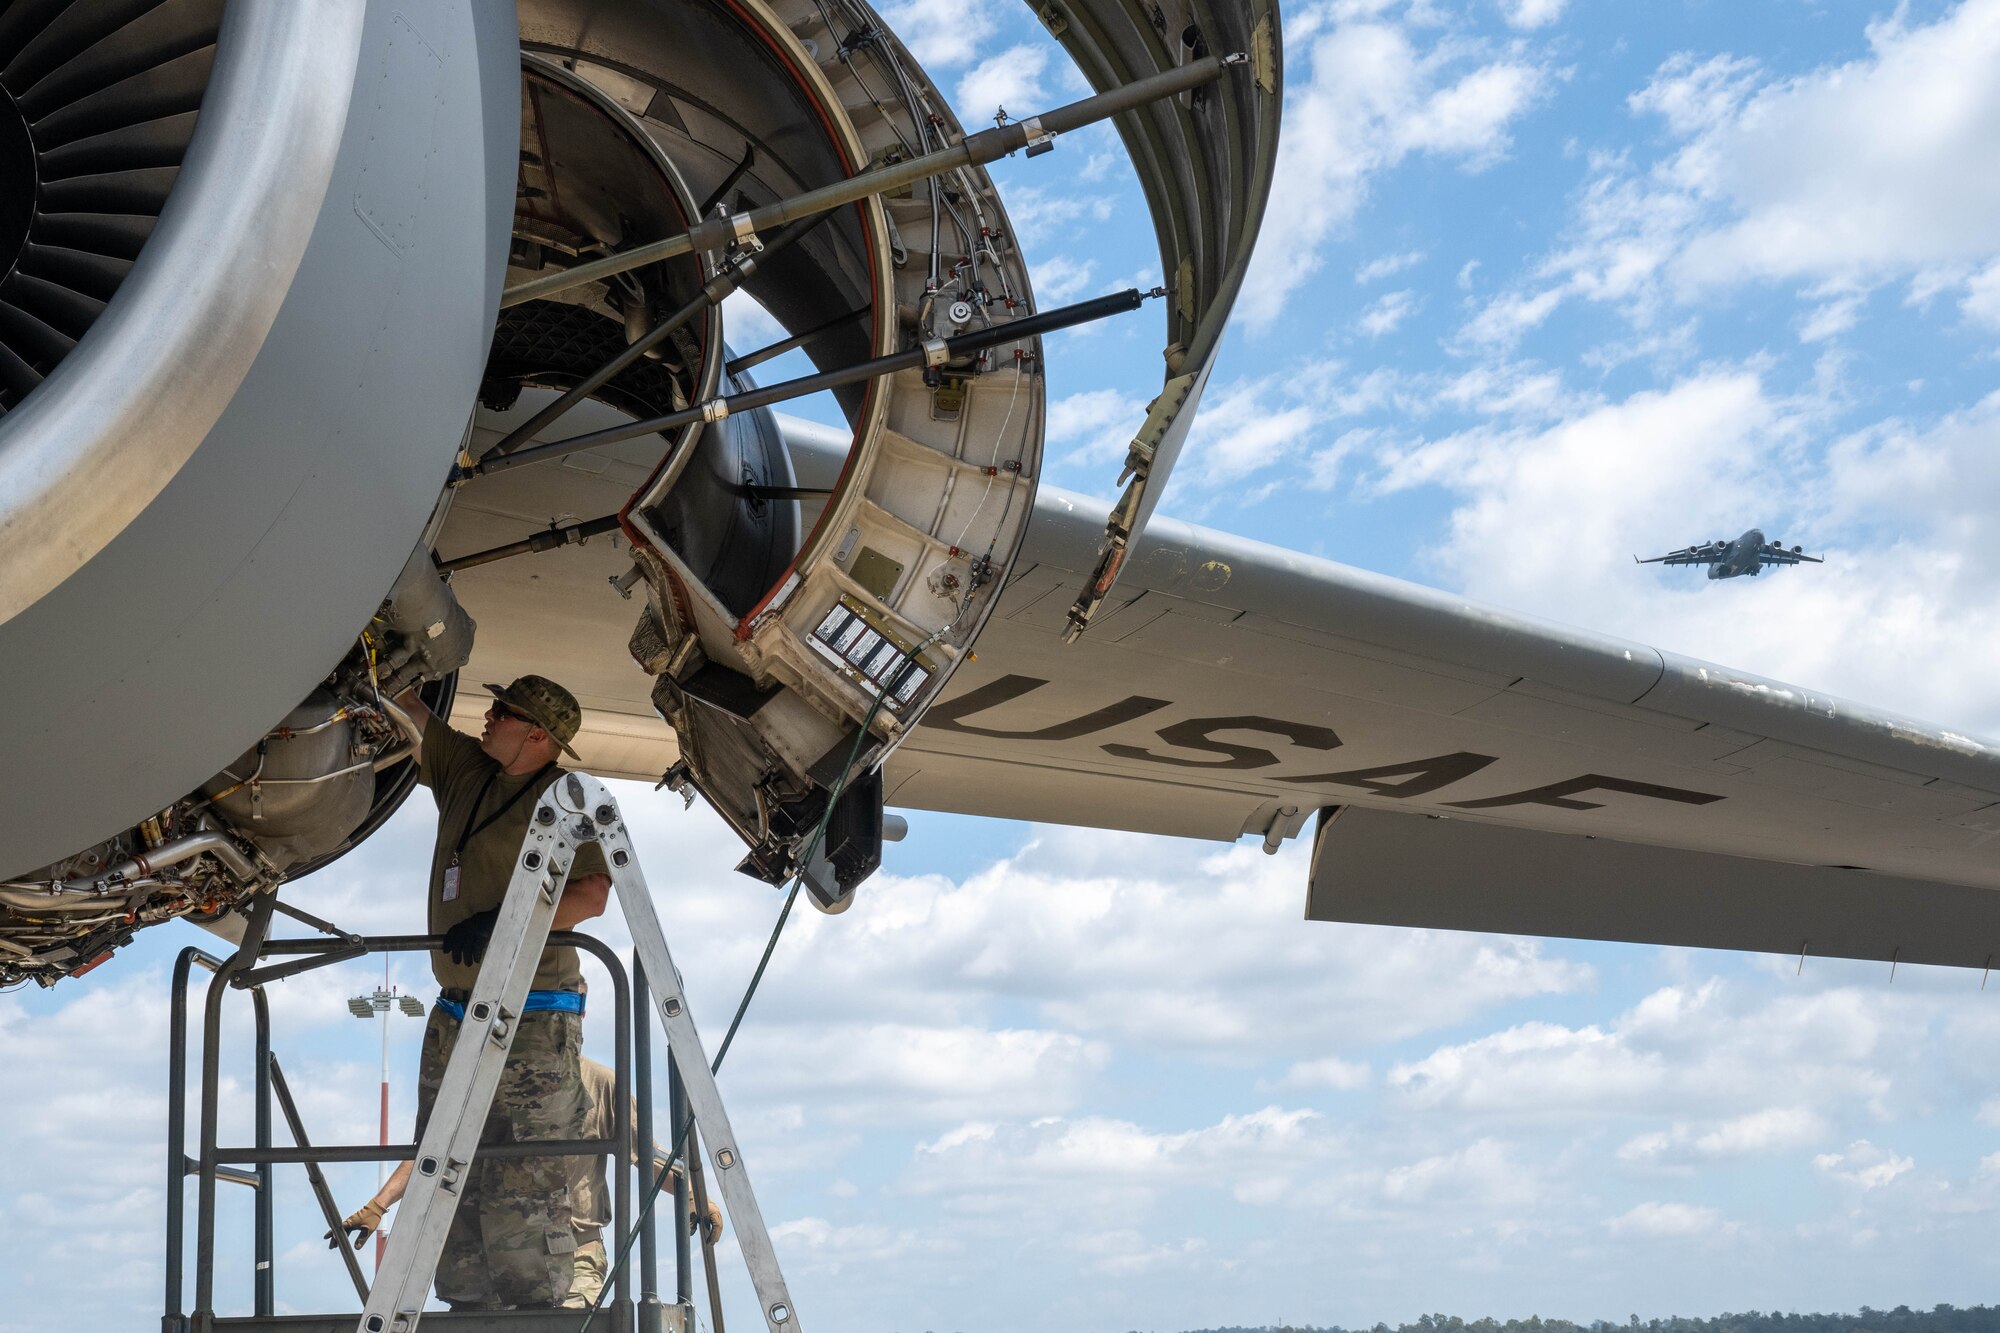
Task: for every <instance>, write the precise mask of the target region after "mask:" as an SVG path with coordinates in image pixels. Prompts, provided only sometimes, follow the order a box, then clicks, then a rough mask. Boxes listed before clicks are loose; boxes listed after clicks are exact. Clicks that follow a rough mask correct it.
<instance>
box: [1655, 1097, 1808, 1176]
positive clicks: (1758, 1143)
mask: <svg viewBox="0 0 2000 1333" xmlns="http://www.w3.org/2000/svg"><path fill="white" fill-rule="evenodd" d="M1827 1132H1828V1125H1827V1123H1826V1120H1825V1118H1824V1117H1822V1116H1821V1115H1819V1114H1818V1113H1817V1112H1815V1111H1812V1110H1810V1109H1807V1108H1804V1107H1795V1106H1774V1107H1769V1108H1767V1109H1765V1110H1762V1111H1753V1112H1751V1113H1749V1114H1748V1115H1742V1116H1736V1117H1734V1118H1732V1119H1727V1120H1721V1121H1715V1122H1711V1123H1709V1124H1708V1125H1707V1126H1706V1127H1704V1126H1701V1125H1698V1124H1689V1123H1688V1122H1686V1121H1682V1122H1679V1123H1677V1124H1675V1125H1674V1126H1673V1127H1672V1128H1671V1129H1669V1130H1656V1131H1653V1132H1650V1133H1646V1134H1640V1135H1636V1136H1634V1137H1633V1138H1631V1139H1629V1140H1627V1141H1626V1142H1625V1143H1624V1145H1623V1146H1621V1147H1620V1148H1619V1149H1618V1157H1619V1160H1620V1161H1626V1162H1635V1163H1642V1164H1647V1165H1671V1164H1674V1163H1679V1162H1693V1161H1712V1160H1715V1159H1718V1158H1728V1157H1747V1156H1754V1155H1756V1154H1759V1153H1772V1152H1783V1151H1786V1150H1790V1149H1795V1148H1802V1147H1805V1146H1806V1145H1808V1144H1811V1143H1813V1142H1814V1141H1816V1140H1818V1139H1820V1138H1823V1137H1824V1136H1825V1135H1826V1134H1827Z"/></svg>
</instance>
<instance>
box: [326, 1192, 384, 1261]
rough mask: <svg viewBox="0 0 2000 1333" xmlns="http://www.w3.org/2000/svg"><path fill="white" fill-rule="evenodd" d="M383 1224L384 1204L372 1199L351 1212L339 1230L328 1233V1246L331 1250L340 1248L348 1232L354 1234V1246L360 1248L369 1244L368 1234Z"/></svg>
mask: <svg viewBox="0 0 2000 1333" xmlns="http://www.w3.org/2000/svg"><path fill="white" fill-rule="evenodd" d="M381 1225H382V1205H381V1204H379V1203H376V1202H374V1201H373V1200H372V1199H371V1200H370V1201H369V1202H367V1203H364V1204H362V1205H361V1206H360V1207H359V1208H356V1209H355V1210H354V1211H353V1212H351V1213H349V1214H348V1215H347V1220H346V1221H345V1222H342V1223H341V1224H340V1226H339V1228H338V1229H337V1230H333V1231H329V1232H327V1233H326V1248H328V1249H329V1250H337V1249H339V1248H340V1242H341V1241H343V1240H345V1239H347V1236H348V1234H352V1236H353V1237H354V1248H355V1249H357V1250H358V1249H360V1248H361V1247H362V1246H363V1245H365V1244H367V1242H368V1234H369V1233H370V1232H371V1231H373V1230H375V1228H376V1227H379V1226H381Z"/></svg>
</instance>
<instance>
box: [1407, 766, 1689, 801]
mask: <svg viewBox="0 0 2000 1333" xmlns="http://www.w3.org/2000/svg"><path fill="white" fill-rule="evenodd" d="M1587 791H1616V792H1624V793H1625V794H1626V795H1628V796H1644V797H1648V798H1649V799H1651V800H1655V801H1680V802H1682V803H1683V804H1686V805H1707V804H1709V803H1710V802H1711V801H1719V800H1721V799H1722V798H1721V797H1720V796H1717V795H1715V794H1714V793H1712V792H1705V791H1688V790H1687V789H1685V788H1683V787H1662V786H1660V785H1659V784H1658V783H1654V782H1634V781H1632V780H1631V779H1629V778H1610V777H1606V776H1605V775H1604V774H1602V773H1585V774H1584V775H1583V776H1582V777H1580V778H1571V779H1570V780H1569V781H1567V782H1557V783H1552V784H1550V785H1549V786H1546V787H1531V788H1530V789H1528V790H1527V791H1517V792H1509V793H1508V794H1507V795H1505V796H1488V797H1486V798H1485V799H1483V800H1478V801H1446V802H1445V804H1446V805H1450V806H1455V807H1457V808H1458V809H1460V810H1493V809H1497V808H1499V807H1500V806H1503V805H1552V806H1554V807H1555V808H1556V809H1558V810H1597V809H1600V808H1602V806H1603V805H1604V802H1602V801H1573V800H1571V799H1569V798H1570V797H1572V796H1580V795H1582V794H1583V793H1584V792H1587Z"/></svg>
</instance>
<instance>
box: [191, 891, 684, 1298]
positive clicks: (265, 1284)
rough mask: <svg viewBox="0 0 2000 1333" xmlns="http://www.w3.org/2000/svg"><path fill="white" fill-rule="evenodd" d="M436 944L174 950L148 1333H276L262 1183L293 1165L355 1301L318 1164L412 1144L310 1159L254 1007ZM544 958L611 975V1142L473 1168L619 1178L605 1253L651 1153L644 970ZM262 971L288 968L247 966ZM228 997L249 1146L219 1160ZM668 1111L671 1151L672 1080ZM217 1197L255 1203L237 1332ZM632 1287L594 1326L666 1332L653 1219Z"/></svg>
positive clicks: (385, 1153) (677, 1230)
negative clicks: (573, 1163) (197, 1017)
mask: <svg viewBox="0 0 2000 1333" xmlns="http://www.w3.org/2000/svg"><path fill="white" fill-rule="evenodd" d="M268 913H269V909H268V908H267V909H265V915H266V917H267V919H268ZM288 914H289V915H294V916H298V917H300V918H301V919H305V920H308V921H311V922H312V923H313V924H315V925H321V926H324V923H321V922H318V921H316V920H314V919H313V918H309V917H305V916H304V914H302V913H297V912H289V913H288ZM263 925H264V923H263V922H258V923H254V924H253V925H252V928H251V929H252V936H253V938H254V936H255V935H256V934H260V933H261V931H262V928H263ZM328 929H331V928H328ZM440 943H441V939H440V937H438V936H434V935H384V936H354V935H346V934H330V935H328V936H326V937H323V938H300V939H281V940H266V941H265V942H264V943H263V944H262V945H261V947H256V948H254V949H253V948H245V949H239V950H238V951H237V952H236V954H234V955H233V956H231V957H230V958H228V959H226V960H225V959H222V958H217V957H215V956H214V955H212V954H209V953H206V952H204V951H203V950H201V949H199V948H194V947H189V948H186V949H183V950H181V952H180V956H179V957H178V958H177V959H176V960H175V963H174V971H173V995H172V1003H171V1008H170V1018H169V1033H168V1045H167V1066H168V1068H167V1082H168V1095H167V1218H166V1284H165V1285H166V1292H165V1312H164V1313H163V1314H162V1316H161V1319H160V1328H161V1333H213V1330H216V1329H220V1328H231V1329H239V1328H241V1329H248V1328H257V1327H259V1326H260V1325H261V1326H265V1327H269V1328H273V1329H275V1328H277V1327H279V1326H280V1325H279V1323H278V1322H277V1321H278V1320H279V1318H280V1317H279V1316H278V1315H277V1270H276V1260H275V1242H274V1236H273V1222H274V1217H275V1212H276V1209H275V1200H274V1193H273V1186H274V1183H275V1182H274V1175H273V1170H272V1168H273V1167H274V1166H276V1165H278V1164H280V1163H297V1164H299V1165H301V1166H303V1167H304V1168H305V1172H306V1178H307V1183H308V1185H309V1187H310V1189H311V1190H312V1193H313V1196H314V1198H315V1200H316V1201H317V1203H318V1205H319V1209H320V1213H321V1215H322V1217H323V1218H324V1219H325V1221H326V1225H327V1226H328V1228H329V1229H332V1230H334V1231H335V1233H336V1234H338V1235H340V1236H341V1237H342V1243H341V1244H339V1245H336V1246H335V1247H334V1248H335V1250H336V1251H337V1252H338V1253H339V1254H340V1255H341V1256H342V1258H343V1260H344V1262H345V1266H346V1269H347V1274H348V1278H349V1280H350V1281H351V1282H352V1283H353V1285H354V1290H355V1294H356V1296H357V1298H358V1299H360V1300H365V1299H366V1298H367V1294H368V1280H367V1278H366V1277H365V1276H364V1275H363V1273H362V1271H361V1265H360V1262H359V1260H358V1259H357V1258H356V1256H355V1253H354V1251H353V1249H352V1248H351V1247H349V1246H348V1245H347V1244H346V1243H345V1233H342V1232H340V1230H339V1228H340V1224H341V1219H342V1213H341V1210H340V1208H339V1206H338V1204H336V1203H335V1201H334V1198H333V1193H332V1191H331V1190H330V1189H329V1188H328V1186H327V1183H326V1178H325V1176H324V1174H323V1173H322V1171H321V1169H320V1168H321V1165H322V1164H323V1163H326V1162H383V1161H390V1162H395V1161H409V1160H411V1159H412V1158H414V1157H415V1156H416V1154H417V1145H416V1144H414V1143H397V1144H389V1145H387V1146H383V1145H381V1144H377V1143H368V1144H329V1145H314V1144H313V1143H312V1142H310V1140H309V1138H308V1136H307V1133H306V1127H305V1123H304V1120H303V1118H302V1117H301V1116H300V1114H299V1109H298V1104H297V1102H296V1101H295V1100H294V1099H293V1097H292V1094H291V1088H290V1086H289V1084H287V1083H286V1081H285V1077H284V1071H283V1069H282V1068H281V1067H280V1065H279V1063H278V1060H277V1057H276V1056H275V1055H274V1054H273V1053H272V1051H271V1011H270V1003H269V1001H268V999H267V998H266V996H265V993H264V992H265V987H266V986H269V985H271V984H274V983H276V982H279V981H282V980H284V979H285V978H287V977H292V976H297V975H299V974H301V973H304V972H308V971H312V970H314V969H316V968H320V967H326V966H329V965H331V964H333V963H338V962H345V961H347V960H350V959H354V958H360V957H363V956H365V955H368V954H375V953H419V952H429V951H430V950H433V949H435V948H437V947H438V946H439V944H440ZM549 944H550V945H551V946H554V945H568V946H572V947H575V948H578V949H582V950H583V951H585V952H586V953H589V954H590V955H591V956H593V957H594V958H596V959H597V960H598V961H599V962H601V963H603V964H604V967H605V970H606V971H607V972H609V973H610V975H611V990H612V993H611V997H610V998H611V1007H612V1010H613V1016H614V1023H615V1029H616V1030H615V1033H614V1036H613V1041H614V1045H615V1054H614V1058H613V1065H612V1068H613V1074H614V1080H615V1081H614V1089H615V1091H614V1097H615V1099H616V1105H615V1109H614V1111H613V1117H612V1119H613V1125H612V1133H611V1136H610V1137H608V1138H586V1139H543V1140H535V1141H531V1142H523V1143H505V1144H494V1145H492V1146H490V1147H487V1146H482V1147H481V1148H480V1149H479V1155H480V1156H481V1157H483V1158H509V1157H572V1156H597V1155H601V1154H605V1153H610V1154H611V1155H612V1156H613V1158H614V1159H615V1160H616V1161H617V1163H618V1169H617V1170H616V1172H615V1173H614V1180H615V1184H614V1187H613V1209H612V1222H613V1225H612V1229H611V1230H610V1232H609V1234H608V1235H607V1237H606V1239H607V1246H608V1245H609V1243H610V1242H611V1241H612V1240H613V1239H614V1238H622V1237H624V1236H626V1235H628V1234H629V1233H630V1230H631V1227H632V1210H633V1203H634V1195H633V1189H634V1175H635V1168H634V1167H633V1164H632V1162H631V1160H630V1157H629V1156H628V1153H627V1151H626V1150H625V1149H626V1148H627V1147H629V1145H632V1144H634V1143H640V1144H651V1143H653V1141H654V1139H653V1134H652V1131H653V1096H652V1076H651V1071H652V1033H651V1025H650V1024H649V1023H644V1022H639V1023H635V1022H634V1021H633V1020H634V1014H635V1009H634V1003H635V1001H636V1003H637V1004H638V1005H640V1006H644V1005H646V1004H647V1003H648V997H647V987H646V978H645V973H644V971H643V969H639V968H635V970H634V973H633V975H632V977H631V978H630V980H629V981H628V979H627V976H626V971H625V967H624V964H623V962H622V961H621V960H620V959H619V957H618V955H617V954H616V953H614V952H613V951H612V950H611V949H610V948H609V947H607V946H606V945H605V944H603V943H602V942H600V941H598V940H596V939H594V938H592V937H591V936H588V935H583V934H579V933H577V932H575V931H557V932H555V933H552V934H551V935H550V936H549ZM273 958H282V959H288V960H289V961H285V962H281V963H276V964H272V965H270V966H263V967H260V966H258V964H260V963H264V962H265V961H266V960H269V959H273ZM197 966H199V967H201V968H203V969H204V970H206V971H208V972H211V973H213V976H211V978H210V979H209V983H208V990H207V994H206V996H205V1003H204V1006H203V1012H202V1042H201V1101H200V1120H199V1126H198V1137H199V1143H198V1147H197V1152H196V1154H195V1155H194V1156H189V1155H188V1152H187V1133H188V1124H187V1121H188V1115H187V1091H188V1087H187V1084H188V984H189V981H190V980H191V978H192V975H193V971H194V968H195V967H197ZM231 990H246V991H248V992H249V993H250V998H251V1004H252V1011H253V1022H254V1030H253V1044H254V1047H255V1051H254V1065H253V1071H252V1075H253V1076H252V1096H253V1097H254V1099H255V1118H254V1140H255V1141H254V1142H253V1143H252V1144H250V1145H247V1146H225V1145H221V1144H219V1143H218V1142H217V1133H218V1120H219V1114H218V1113H219V1108H220V1101H221V1082H222V1016H223V999H224V997H225V996H226V995H227V994H228V993H229V992H230V991H231ZM636 1012H640V1013H643V1012H645V1010H644V1009H643V1008H641V1009H639V1010H637V1011H636ZM635 1069H636V1076H635ZM670 1075H671V1062H670ZM274 1100H275V1102H276V1105H277V1107H278V1109H279V1110H280V1112H281V1113H282V1114H283V1116H284V1118H285V1123H286V1127H287V1129H288V1131H289V1134H290V1137H291V1139H292V1142H291V1144H290V1145H289V1146H280V1145H277V1144H274V1143H273V1142H272V1106H273V1102H274ZM669 1101H670V1109H669V1117H670V1123H671V1127H672V1129H671V1135H672V1137H671V1140H670V1141H672V1142H678V1141H679V1140H680V1137H681V1133H682V1130H683V1128H684V1127H685V1124H686V1117H687V1114H688V1112H687V1105H686V1101H685V1099H684V1098H683V1097H682V1096H681V1095H680V1083H679V1079H678V1077H671V1078H670V1093H669ZM635 1102H636V1123H635V1122H634V1105H635ZM638 1158H639V1161H640V1162H641V1163H645V1164H650V1163H651V1161H652V1154H651V1153H650V1152H647V1153H640V1154H638ZM189 1176H193V1177H195V1180H196V1188H195V1253H194V1270H195V1279H194V1308H193V1310H192V1311H187V1310H185V1309H184V1308H183V1307H184V1303H185V1278H186V1271H185V1270H186V1262H187V1255H186V1239H187V1231H186V1227H187V1197H186V1189H185V1182H186V1179H187V1177H189ZM218 1183H230V1184H240V1185H245V1186H248V1187H250V1188H251V1189H253V1190H254V1191H255V1194H256V1203H255V1207H254V1214H253V1222H252V1233H253V1234H252V1244H251V1256H252V1264H253V1268H252V1310H253V1312H252V1314H251V1315H250V1316H249V1317H248V1318H245V1317H241V1316H218V1315H217V1314H216V1311H215V1274H216V1227H217V1218H216V1186H217V1184H218ZM687 1191H688V1184H687V1181H686V1179H685V1177H684V1175H680V1174H678V1173H677V1175H676V1181H675V1185H674V1200H675V1207H674V1213H673V1216H674V1217H676V1218H681V1217H685V1216H686V1215H687V1203H688V1200H687ZM673 1230H674V1235H675V1238H676V1243H675V1271H676V1281H675V1293H674V1299H675V1303H676V1304H677V1305H678V1306H680V1307H681V1309H682V1310H683V1311H685V1310H690V1309H691V1308H692V1304H693V1268H692V1264H691V1262H690V1258H691V1256H690V1252H689V1244H688V1237H687V1234H686V1233H687V1228H686V1227H684V1226H679V1225H676V1226H675V1227H674V1229H673ZM632 1276H633V1275H632V1272H631V1267H630V1266H629V1265H621V1266H620V1267H619V1269H618V1271H617V1273H616V1275H615V1283H614V1295H613V1296H612V1298H611V1299H609V1300H607V1301H606V1302H605V1305H604V1313H605V1314H606V1315H608V1316H610V1318H609V1319H608V1320H607V1321H606V1322H605V1325H604V1326H605V1327H607V1328H609V1329H610V1330H614V1331H615V1333H632V1330H633V1328H634V1319H635V1315H636V1317H637V1321H638V1328H639V1329H640V1330H642V1333H659V1331H660V1330H661V1329H663V1328H664V1327H665V1325H666V1320H665V1318H664V1313H665V1309H664V1306H663V1305H662V1303H661V1301H660V1298H659V1293H658V1277H659V1263H658V1253H657V1248H656V1244H655V1232H654V1214H653V1213H652V1212H648V1213H647V1214H646V1215H645V1216H644V1218H643V1219H642V1220H641V1224H640V1236H639V1265H638V1274H637V1278H638V1288H639V1290H638V1297H637V1302H636V1305H635V1303H634V1301H633V1299H632V1293H631V1291H630V1290H629V1288H630V1287H631V1285H632ZM548 1313H549V1314H550V1315H552V1316H554V1315H561V1314H564V1313H567V1314H569V1315H571V1316H573V1315H574V1314H575V1312H574V1311H569V1312H561V1311H550V1312H548ZM358 1316H359V1306H358V1305H357V1307H356V1310H355V1312H354V1314H353V1315H352V1316H348V1317H349V1318H358ZM299 1318H300V1317H299V1316H296V1315H291V1316H285V1317H283V1326H284V1327H287V1328H292V1327H302V1325H300V1323H299ZM426 1318H427V1319H431V1318H442V1319H444V1320H446V1321H450V1320H451V1319H452V1318H453V1317H452V1316H450V1315H442V1316H439V1315H432V1316H427V1317H426ZM266 1321H271V1322H268V1323H267V1322H266ZM508 1322H509V1324H510V1325H512V1324H513V1323H516V1322H519V1321H516V1320H513V1319H511V1318H510V1320H509V1321H508ZM572 1322H573V1320H572ZM687 1323H688V1321H682V1322H681V1326H682V1327H686V1326H687ZM350 1326H351V1325H350Z"/></svg>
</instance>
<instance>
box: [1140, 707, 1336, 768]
mask: <svg viewBox="0 0 2000 1333" xmlns="http://www.w3.org/2000/svg"><path fill="white" fill-rule="evenodd" d="M1218 731H1261V732H1264V733H1266V734H1268V735H1272V736H1283V737H1284V738H1285V739H1286V740H1289V741H1290V742H1291V743H1292V744H1294V745H1303V746H1305V747H1306V748H1307V749H1309V750H1332V749H1337V748H1339V745H1340V737H1338V736H1336V735H1334V734H1333V732H1331V731H1329V730H1327V729H1326V728H1325V727H1314V726H1308V725H1306V724H1304V723H1300V722H1283V721H1280V720H1279V719H1277V718H1275V717H1258V716H1257V715H1255V714H1247V715H1245V716H1242V717H1191V718H1189V719H1188V720H1187V721H1185V722H1175V723H1173V724H1172V725H1170V726H1165V727H1161V728H1160V729H1159V732H1158V733H1157V734H1158V736H1159V738H1160V739H1161V740H1163V741H1165V742H1166V743H1167V744H1169V745H1173V746H1178V747H1179V748H1181V749H1183V750H1205V751H1207V752H1208V753H1209V754H1219V755H1221V756H1222V758H1220V759H1183V758H1181V757H1180V756H1178V755H1171V754H1154V753H1153V752H1152V751H1150V750H1146V749H1142V748H1140V747H1139V746H1137V745H1107V746H1104V747H1103V749H1104V752H1105V753H1106V754H1112V755H1116V756H1118V757H1119V758H1120V759H1143V760H1145V761H1146V762H1147V763H1152V764H1174V765H1176V766H1178V767H1181V768H1226V769H1232V770H1241V769H1246V768H1269V767H1270V766H1271V765H1272V764H1275V763H1277V762H1278V756H1276V755H1275V754H1272V753H1271V752H1270V751H1269V750H1264V749H1259V748H1258V747H1257V746H1254V745H1234V744H1231V743H1230V742H1228V741H1219V740H1216V739H1215V733H1216V732H1218Z"/></svg>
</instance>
